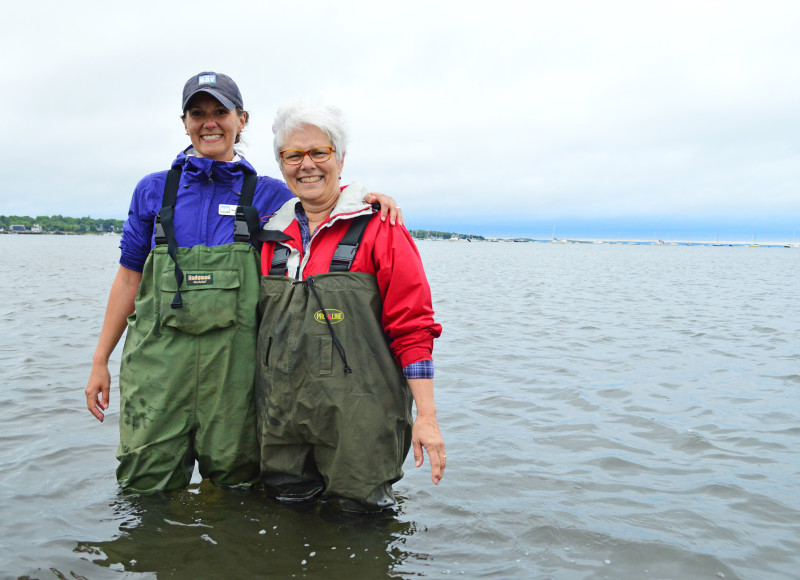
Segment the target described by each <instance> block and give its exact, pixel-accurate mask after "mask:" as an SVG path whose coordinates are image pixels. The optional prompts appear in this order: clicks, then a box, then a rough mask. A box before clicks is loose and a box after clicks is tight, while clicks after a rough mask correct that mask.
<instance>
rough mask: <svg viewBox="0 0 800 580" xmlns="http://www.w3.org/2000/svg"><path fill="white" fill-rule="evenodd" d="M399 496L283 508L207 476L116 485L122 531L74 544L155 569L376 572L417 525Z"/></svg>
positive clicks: (237, 573) (107, 563)
mask: <svg viewBox="0 0 800 580" xmlns="http://www.w3.org/2000/svg"><path fill="white" fill-rule="evenodd" d="M403 500H404V498H401V497H398V505H397V506H396V508H395V509H394V510H393V511H392V510H386V511H384V512H381V513H379V514H371V515H360V514H347V513H343V512H339V511H335V510H333V509H331V508H326V507H320V506H319V505H318V504H311V505H304V506H299V507H295V508H290V507H286V506H282V505H278V504H275V503H274V502H272V501H270V500H269V499H267V498H265V497H263V496H261V495H260V494H259V493H257V492H255V491H242V490H229V489H221V488H218V487H215V486H213V485H211V484H210V483H207V482H202V483H200V484H198V485H192V486H190V487H189V488H187V489H186V490H183V491H180V492H175V493H172V494H160V495H148V496H143V495H135V494H125V495H122V494H120V495H119V496H118V497H117V499H116V500H115V502H114V503H113V504H112V506H111V507H112V509H113V512H114V517H115V518H116V519H118V520H119V522H120V523H119V534H118V535H117V536H116V537H115V538H114V539H112V540H110V541H104V542H79V543H78V546H77V547H76V548H75V550H74V551H75V552H77V553H80V554H81V555H82V557H83V558H84V559H88V560H91V561H93V562H94V564H96V565H99V566H104V567H108V568H110V569H112V570H116V571H126V572H134V573H152V574H155V575H156V576H158V577H171V576H178V577H184V578H204V577H223V575H224V577H233V578H247V577H250V578H253V577H270V576H276V577H288V576H296V577H300V578H302V577H316V576H319V577H323V576H325V577H346V576H350V577H361V578H381V577H387V576H393V575H396V574H395V573H394V572H393V571H394V570H395V568H396V567H398V566H399V565H401V564H402V563H403V562H404V561H405V560H406V559H407V558H408V557H409V554H408V553H407V552H406V551H405V550H404V549H403V546H404V543H405V540H406V539H407V537H409V536H411V535H412V534H413V533H414V532H415V531H416V528H415V525H414V524H413V523H412V522H408V521H403V519H402V518H403ZM416 557H417V558H419V557H420V555H416ZM421 557H423V558H424V557H425V556H421ZM148 575H149V574H148ZM136 576H138V574H135V575H134V576H133V577H136Z"/></svg>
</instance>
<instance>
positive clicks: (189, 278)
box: [186, 272, 214, 286]
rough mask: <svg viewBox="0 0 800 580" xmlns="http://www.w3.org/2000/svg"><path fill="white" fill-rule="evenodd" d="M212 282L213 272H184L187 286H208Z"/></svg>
mask: <svg viewBox="0 0 800 580" xmlns="http://www.w3.org/2000/svg"><path fill="white" fill-rule="evenodd" d="M212 284H214V273H213V272H209V273H208V274H186V285H187V286H210V285H212Z"/></svg>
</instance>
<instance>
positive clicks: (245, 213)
mask: <svg viewBox="0 0 800 580" xmlns="http://www.w3.org/2000/svg"><path fill="white" fill-rule="evenodd" d="M256 183H258V177H257V176H255V175H253V174H252V173H248V174H247V175H245V176H244V183H242V192H241V194H239V205H238V207H237V208H236V225H235V229H234V231H233V241H234V242H249V241H251V240H255V239H256V236H257V234H258V231H259V230H260V229H261V221H260V219H259V216H258V210H257V209H256V208H255V207H253V195H254V194H255V191H256ZM258 249H260V248H258Z"/></svg>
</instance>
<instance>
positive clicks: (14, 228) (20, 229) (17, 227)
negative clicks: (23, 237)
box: [8, 224, 25, 232]
mask: <svg viewBox="0 0 800 580" xmlns="http://www.w3.org/2000/svg"><path fill="white" fill-rule="evenodd" d="M8 231H9V232H24V231H25V226H21V225H19V224H11V225H10V226H8Z"/></svg>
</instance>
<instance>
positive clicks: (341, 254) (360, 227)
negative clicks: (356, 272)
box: [329, 213, 376, 272]
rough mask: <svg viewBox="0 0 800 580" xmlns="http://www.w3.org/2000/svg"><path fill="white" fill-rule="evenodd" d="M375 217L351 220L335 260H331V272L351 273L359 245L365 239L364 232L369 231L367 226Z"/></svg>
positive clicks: (370, 214) (359, 217)
mask: <svg viewBox="0 0 800 580" xmlns="http://www.w3.org/2000/svg"><path fill="white" fill-rule="evenodd" d="M375 215H376V214H373V213H368V214H365V215H360V216H358V217H357V218H353V219H352V220H350V227H349V228H347V232H345V234H344V237H343V238H342V239H341V241H340V242H339V245H338V246H337V248H336V251H335V252H334V253H333V258H331V265H330V268H329V271H330V272H349V271H350V266H352V265H353V259H354V258H355V257H356V252H357V251H358V245H359V244H360V243H361V238H362V237H364V230H366V229H367V224H369V222H370V220H371V219H372V218H373V217H374V216H375Z"/></svg>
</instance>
